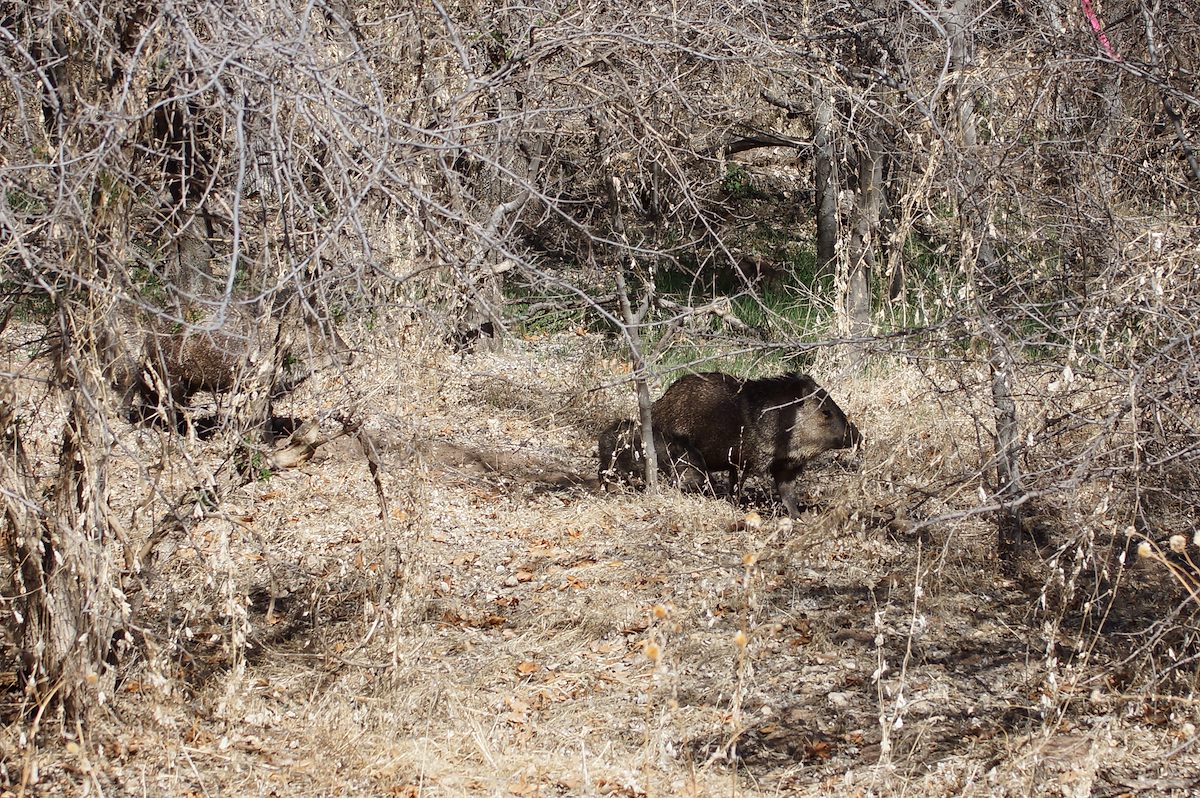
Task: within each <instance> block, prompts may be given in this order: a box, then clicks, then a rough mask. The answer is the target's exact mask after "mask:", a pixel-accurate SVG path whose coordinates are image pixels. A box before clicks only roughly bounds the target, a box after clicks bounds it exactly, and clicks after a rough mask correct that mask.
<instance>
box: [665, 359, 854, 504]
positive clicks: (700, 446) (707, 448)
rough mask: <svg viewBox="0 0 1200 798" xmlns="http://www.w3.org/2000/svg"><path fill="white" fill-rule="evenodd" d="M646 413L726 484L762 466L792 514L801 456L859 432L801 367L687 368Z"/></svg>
mask: <svg viewBox="0 0 1200 798" xmlns="http://www.w3.org/2000/svg"><path fill="white" fill-rule="evenodd" d="M653 414H654V426H655V428H656V430H658V431H661V432H662V433H663V434H664V435H667V436H668V437H670V438H676V439H679V440H681V441H683V442H685V443H687V444H688V445H690V446H691V447H692V448H693V449H695V450H696V452H698V453H699V455H700V456H701V457H702V458H703V461H704V463H705V464H706V466H707V468H708V470H709V471H728V473H729V486H730V489H731V490H734V491H737V490H738V489H740V487H741V483H742V480H743V479H744V478H745V477H746V476H747V475H748V474H761V475H768V474H769V475H770V476H771V477H773V478H774V480H775V487H776V488H777V489H778V490H779V496H780V498H781V499H782V500H783V505H784V507H785V508H787V511H788V515H790V516H792V517H793V518H794V517H796V515H798V514H799V508H798V507H797V504H796V497H795V490H794V487H795V481H796V477H797V476H798V475H799V473H800V471H801V469H803V468H804V465H805V463H807V462H808V461H809V460H811V459H813V458H814V457H816V456H817V455H819V454H821V452H824V451H827V450H829V449H845V448H849V447H851V446H854V445H855V444H857V443H859V441H861V440H862V436H861V435H860V434H859V432H858V428H857V427H855V426H854V425H853V424H852V423H850V422H849V421H848V420H847V419H846V415H845V414H844V413H843V412H842V409H841V408H840V407H838V406H837V403H836V402H834V401H833V399H832V398H831V397H830V396H829V394H827V393H826V392H825V391H824V389H822V388H821V387H820V386H818V385H817V384H816V383H815V382H814V381H813V379H812V378H811V377H809V376H808V375H807V374H784V375H782V376H779V377H768V378H765V379H757V380H741V379H738V378H737V377H733V376H730V375H729V374H721V373H720V372H710V373H707V374H690V375H688V376H686V377H683V378H681V379H679V380H677V381H676V382H675V383H673V384H672V385H671V386H670V387H669V388H667V390H666V392H665V393H664V394H663V395H662V397H661V398H660V399H659V400H658V401H657V402H655V403H654V409H653Z"/></svg>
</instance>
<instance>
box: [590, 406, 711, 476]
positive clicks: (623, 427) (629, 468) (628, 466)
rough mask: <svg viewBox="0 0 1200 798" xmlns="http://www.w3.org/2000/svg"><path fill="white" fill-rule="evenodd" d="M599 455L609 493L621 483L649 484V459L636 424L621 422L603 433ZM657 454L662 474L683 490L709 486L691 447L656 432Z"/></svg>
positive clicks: (706, 474)
mask: <svg viewBox="0 0 1200 798" xmlns="http://www.w3.org/2000/svg"><path fill="white" fill-rule="evenodd" d="M598 449H599V451H598V454H599V460H600V471H599V476H600V485H601V487H603V488H604V489H606V490H607V489H609V488H611V487H612V486H613V485H615V484H616V483H617V482H624V483H625V484H626V485H629V486H631V487H639V486H641V485H642V483H643V482H644V480H645V476H644V474H645V456H644V454H643V452H644V450H643V448H642V431H641V426H640V425H639V424H638V423H637V422H636V421H629V420H624V421H617V422H614V423H613V424H612V425H610V426H609V427H607V428H606V429H605V430H604V432H602V433H600V438H599V446H598ZM654 451H655V454H656V455H657V459H658V470H659V473H662V474H665V475H666V476H667V477H668V478H670V479H671V480H673V481H674V482H675V483H676V484H677V485H678V486H679V487H681V488H685V489H686V488H697V487H700V486H701V485H703V484H704V483H705V482H707V479H708V472H707V471H706V470H705V467H704V460H703V458H701V457H700V455H699V454H698V453H697V452H696V451H695V450H694V449H693V448H692V447H691V446H689V445H687V444H686V443H684V442H683V441H680V440H677V439H675V438H673V437H671V436H668V435H666V434H664V433H663V432H662V431H661V430H657V429H656V430H655V431H654Z"/></svg>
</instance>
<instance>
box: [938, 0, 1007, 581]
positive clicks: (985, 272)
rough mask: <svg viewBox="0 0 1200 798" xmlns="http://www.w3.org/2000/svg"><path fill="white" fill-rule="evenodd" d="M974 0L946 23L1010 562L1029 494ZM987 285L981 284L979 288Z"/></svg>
mask: <svg viewBox="0 0 1200 798" xmlns="http://www.w3.org/2000/svg"><path fill="white" fill-rule="evenodd" d="M970 7H971V3H970V2H969V0H956V2H955V4H954V7H953V8H952V9H951V10H950V12H949V16H948V18H947V25H946V28H947V31H948V32H949V34H950V55H951V63H952V66H953V68H954V71H955V73H956V74H958V75H959V76H960V79H959V80H960V82H959V86H958V95H957V101H958V122H959V127H960V131H961V135H962V144H963V160H964V167H963V169H962V175H963V183H962V186H961V192H962V193H961V195H960V196H959V198H958V199H959V212H960V214H961V217H962V220H963V234H964V240H963V244H964V252H968V251H972V250H973V251H974V253H975V254H974V267H973V268H972V270H971V273H972V279H973V280H974V281H975V282H976V284H977V286H978V287H977V288H976V290H975V292H974V293H975V296H976V297H979V298H980V299H979V300H977V305H976V310H977V314H978V317H979V321H980V324H981V327H982V332H983V337H984V339H985V340H986V341H987V343H988V368H989V371H990V372H991V376H992V380H991V393H992V409H993V416H994V421H995V425H996V433H995V439H994V452H995V457H994V463H995V476H996V499H997V500H998V502H999V504H1000V505H1001V510H1000V512H999V517H998V519H997V527H998V529H997V552H998V554H999V556H1000V558H1001V560H1005V561H1007V560H1011V559H1012V558H1013V556H1014V554H1015V551H1016V549H1017V547H1018V546H1019V544H1020V542H1021V537H1022V531H1021V530H1022V517H1021V516H1022V509H1021V508H1022V505H1023V504H1024V502H1025V499H1026V496H1025V489H1024V487H1023V485H1022V481H1021V467H1020V459H1021V448H1022V447H1021V425H1020V417H1019V415H1018V412H1017V404H1016V401H1015V399H1014V398H1013V388H1012V367H1013V357H1012V353H1011V349H1010V346H1009V342H1008V339H1007V337H1006V336H1005V335H1004V333H1003V331H1002V329H1001V327H1000V324H999V320H998V319H997V318H996V316H995V313H994V312H993V311H992V309H991V307H990V306H989V305H988V303H987V301H986V296H987V293H988V289H989V288H993V289H994V288H1002V287H1003V286H1004V285H1005V284H1007V280H1006V279H1005V277H1004V275H1003V274H1002V271H1003V269H1004V266H1003V264H1002V262H1001V260H1000V259H999V258H998V257H997V256H996V251H995V247H994V245H993V241H992V235H991V230H992V217H991V215H992V210H991V193H990V190H989V187H988V186H987V184H986V180H985V178H984V177H983V175H982V170H981V169H980V168H979V166H978V164H977V162H976V159H977V158H978V157H979V154H978V137H977V132H976V124H977V123H976V118H975V97H974V93H973V89H972V88H971V87H968V86H965V85H964V83H963V80H964V78H963V77H961V76H964V75H965V74H966V73H967V71H968V70H967V67H969V66H970V64H971V61H972V59H973V56H972V53H971V48H970V46H969V42H968V41H967V31H968V25H969V23H970V19H971V13H970V12H971V8H970ZM981 281H982V285H980V284H979V283H980V282H981Z"/></svg>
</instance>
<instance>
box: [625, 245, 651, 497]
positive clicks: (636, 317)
mask: <svg viewBox="0 0 1200 798" xmlns="http://www.w3.org/2000/svg"><path fill="white" fill-rule="evenodd" d="M650 299H651V296H650V289H647V293H646V296H645V297H644V298H643V304H642V306H641V308H640V309H639V311H638V312H636V313H635V312H634V310H633V305H632V304H631V303H630V301H629V289H628V288H627V287H626V285H625V269H624V267H623V266H621V264H620V263H618V264H617V301H618V302H619V303H620V306H621V324H622V326H623V327H624V330H625V340H626V342H627V343H628V344H629V362H630V364H631V365H632V366H633V384H634V386H635V387H636V389H637V397H638V422H639V424H640V425H641V430H642V453H643V459H642V465H643V467H644V469H645V474H644V478H645V480H646V490H648V491H651V492H653V491H655V490H657V489H658V452H657V450H656V449H655V448H654V418H653V415H652V413H651V405H652V404H653V400H652V399H651V398H650V383H649V381H648V380H647V379H646V373H647V372H646V358H645V356H644V355H643V354H642V336H641V333H639V332H638V330H639V328H640V327H641V323H642V319H644V318H645V316H646V312H647V310H648V309H649V307H650Z"/></svg>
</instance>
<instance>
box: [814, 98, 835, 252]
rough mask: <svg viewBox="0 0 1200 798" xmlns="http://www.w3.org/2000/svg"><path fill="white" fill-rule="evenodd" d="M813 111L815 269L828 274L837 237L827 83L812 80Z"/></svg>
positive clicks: (831, 107)
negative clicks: (814, 112)
mask: <svg viewBox="0 0 1200 798" xmlns="http://www.w3.org/2000/svg"><path fill="white" fill-rule="evenodd" d="M815 88H816V92H817V112H816V115H815V117H814V118H813V139H814V147H813V151H814V153H815V164H814V176H813V183H814V186H815V190H816V200H817V201H816V209H817V273H818V274H832V273H833V271H834V268H835V266H836V259H837V241H838V170H837V157H836V148H835V145H834V131H833V97H832V94H831V90H830V88H829V86H828V84H826V83H824V82H823V81H819V82H817V84H816V87H815Z"/></svg>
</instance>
